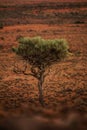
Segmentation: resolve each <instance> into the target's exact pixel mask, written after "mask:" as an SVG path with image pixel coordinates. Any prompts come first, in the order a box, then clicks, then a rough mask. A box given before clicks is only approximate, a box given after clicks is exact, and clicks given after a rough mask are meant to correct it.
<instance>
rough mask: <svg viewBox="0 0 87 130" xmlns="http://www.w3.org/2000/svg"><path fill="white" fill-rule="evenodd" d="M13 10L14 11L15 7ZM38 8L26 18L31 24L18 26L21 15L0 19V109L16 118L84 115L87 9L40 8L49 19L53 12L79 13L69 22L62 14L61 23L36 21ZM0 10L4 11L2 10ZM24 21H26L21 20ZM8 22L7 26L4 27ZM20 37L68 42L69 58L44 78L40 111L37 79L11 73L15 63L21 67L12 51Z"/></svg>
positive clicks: (4, 113)
mask: <svg viewBox="0 0 87 130" xmlns="http://www.w3.org/2000/svg"><path fill="white" fill-rule="evenodd" d="M3 1H5V0H3ZM8 1H10V0H8ZM79 1H80V0H79ZM21 2H22V1H21ZM23 2H24V1H23ZM25 2H27V1H25ZM8 4H10V3H8ZM15 4H16V3H15ZM14 8H15V9H16V6H15V7H14ZM38 8H39V7H38ZM38 8H37V9H32V11H33V14H34V13H35V18H34V19H33V17H32V11H31V12H30V16H29V18H27V19H28V20H29V21H31V22H32V21H34V23H33V24H32V23H29V22H28V21H27V22H26V25H25V24H23V23H22V24H21V23H20V25H18V24H17V23H16V21H17V22H18V21H21V18H20V17H19V16H20V15H17V16H16V18H12V17H11V16H10V15H9V14H8V16H6V17H7V18H6V19H5V18H4V19H3V18H2V17H0V20H1V21H3V23H4V25H5V27H4V28H3V29H0V107H1V108H2V109H4V111H5V110H6V111H8V112H9V113H11V114H14V113H15V114H14V115H15V116H16V115H18V114H20V113H27V115H31V114H37V113H39V114H40V115H44V116H45V117H52V118H54V117H55V118H56V117H60V116H61V115H63V116H64V115H65V113H69V112H78V113H80V114H81V113H83V115H86V116H87V114H86V113H87V67H86V66H87V23H86V19H87V16H86V13H87V8H86V7H81V8H79V11H78V9H76V8H75V10H73V9H70V8H68V9H64V10H63V8H62V9H59V10H55V9H52V8H51V9H46V10H43V9H42V12H44V15H47V14H49V15H50V18H51V17H52V15H54V13H55V12H60V13H62V14H64V15H65V13H66V12H68V14H70V12H74V11H76V12H79V14H78V18H76V17H74V19H72V18H71V16H70V17H69V21H68V15H65V17H66V18H64V17H62V18H61V19H62V20H64V21H66V22H65V23H62V24H61V23H60V24H58V23H57V24H56V23H55V22H54V23H52V22H50V19H42V16H41V18H40V19H38V17H39V13H38ZM0 9H1V10H2V11H3V8H2V7H0ZM8 9H9V10H10V9H11V11H12V10H13V7H10V8H8V7H7V12H9V10H8ZM19 10H20V9H19ZM23 11H24V12H25V17H27V13H28V12H27V11H26V10H24V9H23ZM10 13H11V12H10ZM12 13H13V12H12ZM12 13H11V15H12ZM4 14H5V12H4ZM36 15H37V17H36ZM82 15H84V17H83V19H81V18H82ZM56 18H57V16H56V15H55V17H52V19H54V21H55V19H56ZM61 19H59V20H60V21H61ZM23 20H25V19H24V18H22V21H23ZM9 21H10V26H7V25H9ZM25 21H26V20H25ZM38 21H40V22H38ZM75 22H77V23H75ZM78 22H81V23H78ZM13 25H14V26H13ZM20 36H29V37H33V36H41V37H43V38H46V39H49V38H51V39H53V38H64V39H66V40H67V41H68V44H69V47H70V49H69V50H70V52H71V53H72V55H70V56H69V57H68V58H67V59H65V60H64V61H61V62H60V63H57V64H55V65H52V66H51V67H50V70H51V71H50V72H49V74H48V76H47V77H46V79H45V83H44V85H43V92H44V101H45V106H46V107H45V108H42V107H41V105H40V104H39V101H38V89H37V80H36V79H34V78H33V77H31V76H24V75H23V74H21V75H19V74H16V73H15V72H14V71H13V69H14V64H15V63H16V64H17V65H18V66H19V67H20V68H23V61H22V60H21V59H19V57H18V56H17V55H16V54H14V53H13V52H12V47H13V46H17V45H18V41H17V39H18V38H19V37H20ZM2 109H1V110H0V115H1V116H2V117H3V116H7V115H8V113H7V112H3V110H2ZM24 109H25V110H24Z"/></svg>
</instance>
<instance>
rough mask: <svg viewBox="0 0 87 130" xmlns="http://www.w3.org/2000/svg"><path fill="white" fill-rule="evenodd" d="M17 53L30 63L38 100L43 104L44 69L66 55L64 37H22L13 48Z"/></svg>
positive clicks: (66, 48)
mask: <svg viewBox="0 0 87 130" xmlns="http://www.w3.org/2000/svg"><path fill="white" fill-rule="evenodd" d="M13 50H14V52H16V54H17V55H19V56H21V57H22V58H23V59H24V60H25V61H27V62H28V63H29V64H30V65H31V74H30V73H29V74H27V73H26V69H27V65H26V66H25V69H24V70H23V71H21V72H22V73H23V74H26V75H32V76H34V77H35V78H36V79H37V80H38V90H39V102H40V103H41V105H42V106H44V101H43V91H42V86H43V83H44V79H45V77H46V73H45V72H46V69H47V68H48V67H49V66H51V65H52V64H54V63H56V62H59V61H61V59H64V58H65V57H66V56H67V55H68V45H67V42H66V41H65V40H64V39H54V40H50V39H48V40H45V39H42V38H41V37H34V38H29V37H24V38H23V37H22V38H20V39H19V45H18V47H17V48H13Z"/></svg>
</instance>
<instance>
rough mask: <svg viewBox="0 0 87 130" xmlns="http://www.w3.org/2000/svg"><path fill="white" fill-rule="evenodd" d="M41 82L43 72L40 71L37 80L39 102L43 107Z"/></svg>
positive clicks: (42, 80)
mask: <svg viewBox="0 0 87 130" xmlns="http://www.w3.org/2000/svg"><path fill="white" fill-rule="evenodd" d="M43 82H44V76H43V73H41V74H40V78H39V81H38V90H39V102H40V104H41V105H42V106H43V107H44V100H43V90H42V85H43Z"/></svg>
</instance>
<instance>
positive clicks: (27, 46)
mask: <svg viewBox="0 0 87 130" xmlns="http://www.w3.org/2000/svg"><path fill="white" fill-rule="evenodd" d="M19 43H20V44H19V46H18V47H17V48H15V49H14V50H15V52H16V53H17V54H18V55H20V56H22V57H23V58H24V59H25V60H28V62H29V63H30V64H31V65H33V66H35V67H47V66H49V65H51V64H53V63H55V62H57V61H60V60H61V59H63V58H65V57H66V56H67V54H68V45H67V42H66V41H65V40H64V39H54V40H50V39H48V40H45V39H42V38H41V37H34V38H29V37H24V38H20V39H19Z"/></svg>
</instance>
